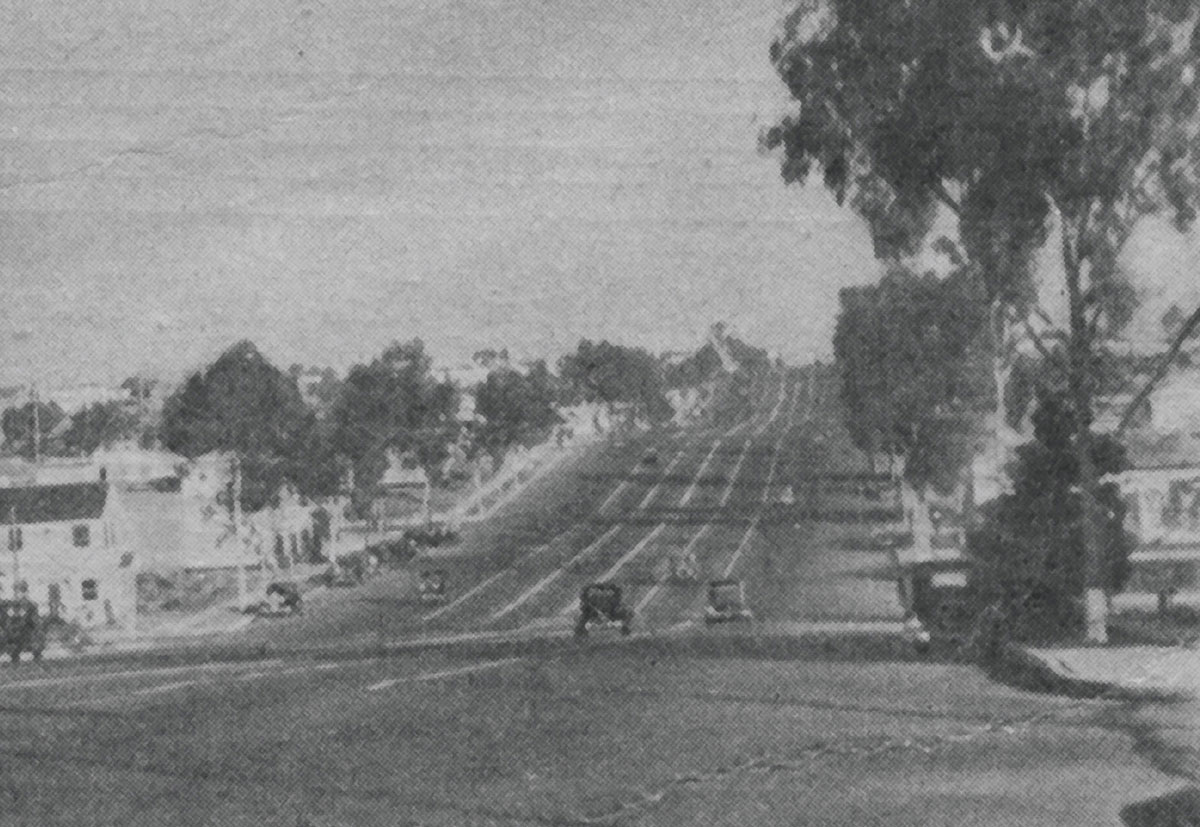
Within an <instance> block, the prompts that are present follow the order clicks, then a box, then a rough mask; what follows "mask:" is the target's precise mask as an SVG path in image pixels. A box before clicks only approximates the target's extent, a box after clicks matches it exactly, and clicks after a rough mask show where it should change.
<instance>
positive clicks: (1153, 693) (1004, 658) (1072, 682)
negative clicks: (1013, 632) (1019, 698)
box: [1001, 643, 1200, 703]
mask: <svg viewBox="0 0 1200 827" xmlns="http://www.w3.org/2000/svg"><path fill="white" fill-rule="evenodd" d="M1001 662H1002V665H1003V666H1006V667H1009V668H1015V669H1016V670H1017V676H1018V677H1021V678H1025V679H1027V680H1028V679H1032V681H1033V683H1034V684H1035V685H1036V686H1038V687H1039V688H1043V689H1045V690H1047V691H1049V692H1054V693H1057V694H1061V695H1068V696H1071V697H1080V698H1105V699H1110V700H1118V701H1157V702H1166V703H1178V702H1182V701H1189V700H1193V699H1194V698H1196V697H1197V695H1198V694H1200V692H1198V691H1197V690H1195V689H1182V688H1170V687H1165V686H1152V685H1147V684H1134V683H1127V682H1122V681H1119V680H1117V679H1115V678H1112V679H1100V678H1087V677H1083V676H1082V675H1078V674H1076V673H1075V672H1073V671H1072V670H1071V668H1070V667H1068V666H1067V665H1066V664H1065V663H1063V662H1062V661H1061V660H1059V659H1057V658H1051V657H1047V656H1045V655H1041V654H1038V653H1037V652H1036V651H1035V650H1033V649H1032V648H1030V647H1027V646H1022V645H1020V644H1015V643H1009V644H1007V645H1005V646H1004V649H1003V651H1002V655H1001Z"/></svg>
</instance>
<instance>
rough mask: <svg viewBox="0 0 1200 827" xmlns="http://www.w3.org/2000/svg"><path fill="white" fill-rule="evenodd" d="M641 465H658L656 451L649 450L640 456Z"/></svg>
mask: <svg viewBox="0 0 1200 827" xmlns="http://www.w3.org/2000/svg"><path fill="white" fill-rule="evenodd" d="M642 465H658V451H655V450H653V449H651V450H649V451H647V452H646V453H644V454H642Z"/></svg>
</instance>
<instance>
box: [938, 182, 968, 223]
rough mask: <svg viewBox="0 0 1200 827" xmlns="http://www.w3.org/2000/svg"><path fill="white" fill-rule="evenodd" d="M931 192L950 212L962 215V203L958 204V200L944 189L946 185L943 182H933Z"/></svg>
mask: <svg viewBox="0 0 1200 827" xmlns="http://www.w3.org/2000/svg"><path fill="white" fill-rule="evenodd" d="M933 192H934V194H935V195H936V196H937V197H938V199H939V200H940V201H941V202H942V203H943V204H945V205H946V206H947V207H949V208H950V210H951V212H953V213H954V214H955V215H956V216H959V217H962V205H961V204H959V203H958V200H957V199H955V197H954V196H953V195H951V194H950V191H949V190H948V189H946V185H945V184H944V183H942V182H941V181H938V182H937V183H936V184H934V185H933Z"/></svg>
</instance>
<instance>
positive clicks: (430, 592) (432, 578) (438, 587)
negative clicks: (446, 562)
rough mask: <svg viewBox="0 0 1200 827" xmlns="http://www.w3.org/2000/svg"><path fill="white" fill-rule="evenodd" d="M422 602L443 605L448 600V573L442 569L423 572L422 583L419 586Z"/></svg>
mask: <svg viewBox="0 0 1200 827" xmlns="http://www.w3.org/2000/svg"><path fill="white" fill-rule="evenodd" d="M417 591H418V592H419V593H420V596H421V602H422V603H426V604H431V603H441V602H443V601H445V599H446V572H445V571H443V570H442V569H430V570H426V571H423V572H421V582H420V584H419V585H418V586H417Z"/></svg>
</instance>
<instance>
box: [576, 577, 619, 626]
mask: <svg viewBox="0 0 1200 827" xmlns="http://www.w3.org/2000/svg"><path fill="white" fill-rule="evenodd" d="M632 624H633V609H631V608H629V607H628V606H626V605H624V604H623V603H622V602H621V587H620V586H618V585H616V584H615V583H592V584H591V585H589V586H584V588H583V590H582V591H581V592H580V593H579V619H578V620H576V622H575V635H576V636H577V637H583V636H585V635H586V634H587V633H588V628H589V627H590V626H602V627H606V628H612V627H619V628H620V630H621V634H623V635H628V634H629V633H630V632H631V631H632Z"/></svg>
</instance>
